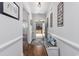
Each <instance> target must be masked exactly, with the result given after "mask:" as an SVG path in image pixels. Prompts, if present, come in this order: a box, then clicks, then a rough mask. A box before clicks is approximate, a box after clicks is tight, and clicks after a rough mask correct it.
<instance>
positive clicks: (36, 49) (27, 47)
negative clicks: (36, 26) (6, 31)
mask: <svg viewBox="0 0 79 59" xmlns="http://www.w3.org/2000/svg"><path fill="white" fill-rule="evenodd" d="M23 53H24V56H47V55H48V54H47V51H46V48H45V47H44V46H41V47H40V46H37V45H33V44H24V45H23Z"/></svg>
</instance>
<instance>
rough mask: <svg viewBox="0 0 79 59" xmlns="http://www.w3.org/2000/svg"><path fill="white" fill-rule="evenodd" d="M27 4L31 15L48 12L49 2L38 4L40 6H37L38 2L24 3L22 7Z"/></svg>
mask: <svg viewBox="0 0 79 59" xmlns="http://www.w3.org/2000/svg"><path fill="white" fill-rule="evenodd" d="M27 3H28V7H29V8H30V11H31V12H32V13H33V14H38V13H39V14H44V13H46V12H47V11H48V9H49V7H50V4H51V2H40V6H38V4H39V2H26V3H24V5H25V6H26V5H27Z"/></svg>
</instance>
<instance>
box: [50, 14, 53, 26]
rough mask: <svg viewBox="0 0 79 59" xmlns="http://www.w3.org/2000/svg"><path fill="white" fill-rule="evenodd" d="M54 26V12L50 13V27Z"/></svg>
mask: <svg viewBox="0 0 79 59" xmlns="http://www.w3.org/2000/svg"><path fill="white" fill-rule="evenodd" d="M52 26H53V13H51V14H50V27H52Z"/></svg>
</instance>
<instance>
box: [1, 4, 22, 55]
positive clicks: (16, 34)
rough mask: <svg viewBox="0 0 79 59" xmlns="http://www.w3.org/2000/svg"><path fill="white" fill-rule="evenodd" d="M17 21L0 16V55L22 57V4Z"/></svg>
mask: <svg viewBox="0 0 79 59" xmlns="http://www.w3.org/2000/svg"><path fill="white" fill-rule="evenodd" d="M17 4H18V5H19V7H20V19H19V21H18V20H16V19H14V18H11V17H8V16H6V15H2V14H0V55H9V56H10V55H22V20H23V18H22V16H23V15H22V8H23V7H22V3H17Z"/></svg>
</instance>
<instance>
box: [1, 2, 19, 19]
mask: <svg viewBox="0 0 79 59" xmlns="http://www.w3.org/2000/svg"><path fill="white" fill-rule="evenodd" d="M0 13H1V14H4V15H6V16H9V17H12V18H15V19H18V20H19V6H18V5H17V4H16V3H15V2H0Z"/></svg>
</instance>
